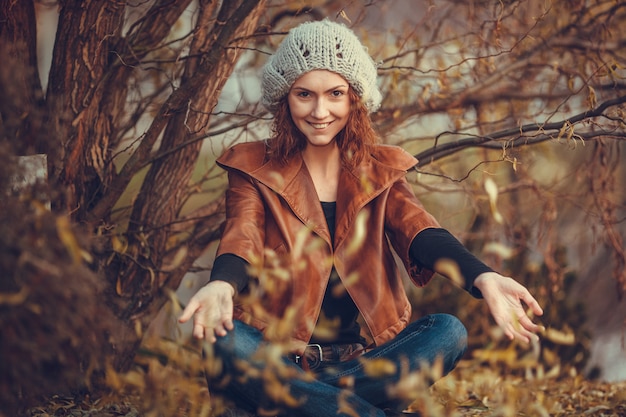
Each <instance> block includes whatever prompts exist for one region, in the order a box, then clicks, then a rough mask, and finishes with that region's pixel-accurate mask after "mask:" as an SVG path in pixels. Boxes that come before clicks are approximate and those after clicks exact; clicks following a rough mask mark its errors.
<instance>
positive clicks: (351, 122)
mask: <svg viewBox="0 0 626 417" xmlns="http://www.w3.org/2000/svg"><path fill="white" fill-rule="evenodd" d="M348 98H349V99H350V106H351V109H350V114H349V115H348V121H347V122H346V125H345V127H344V128H343V129H342V130H341V131H340V132H339V133H338V134H337V136H336V137H335V140H336V141H337V146H339V152H340V154H341V161H342V163H344V164H345V165H347V166H349V167H355V166H357V165H358V164H359V163H360V162H361V161H362V160H363V157H364V156H365V154H366V152H367V149H368V147H369V146H371V145H374V144H376V143H378V141H379V138H378V135H377V134H376V132H375V131H374V128H373V127H372V121H371V119H370V116H369V113H368V111H367V108H366V107H365V105H364V104H363V103H362V102H361V99H360V97H359V96H358V95H357V94H356V93H355V92H354V90H353V89H352V87H350V88H349V89H348ZM306 143H307V142H306V137H305V136H304V135H303V134H302V132H300V130H299V129H298V127H297V126H296V124H295V123H294V121H293V119H292V118H291V112H290V111H289V103H288V101H287V96H285V97H283V98H282V99H281V100H280V102H279V103H278V107H277V109H276V111H274V119H273V121H272V140H271V141H270V145H269V147H270V149H269V155H270V158H272V159H273V160H275V161H277V162H279V163H282V164H284V163H286V162H287V160H288V159H289V158H291V157H292V156H293V155H295V154H296V153H298V152H301V151H302V150H303V149H304V148H305V147H306Z"/></svg>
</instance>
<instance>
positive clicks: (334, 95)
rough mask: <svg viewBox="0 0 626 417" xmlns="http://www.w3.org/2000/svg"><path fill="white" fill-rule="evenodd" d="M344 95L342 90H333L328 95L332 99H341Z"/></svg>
mask: <svg viewBox="0 0 626 417" xmlns="http://www.w3.org/2000/svg"><path fill="white" fill-rule="evenodd" d="M344 94H345V93H344V92H343V91H342V90H333V92H331V93H330V95H331V96H333V97H341V96H343V95H344Z"/></svg>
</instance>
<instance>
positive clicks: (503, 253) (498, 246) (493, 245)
mask: <svg viewBox="0 0 626 417" xmlns="http://www.w3.org/2000/svg"><path fill="white" fill-rule="evenodd" d="M484 252H485V253H489V254H494V255H498V256H499V257H501V258H502V259H511V258H512V257H513V255H515V251H514V250H513V249H511V248H509V247H508V246H505V245H503V244H502V243H499V242H489V243H487V244H486V245H485V248H484Z"/></svg>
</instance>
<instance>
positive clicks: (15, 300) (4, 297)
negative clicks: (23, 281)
mask: <svg viewBox="0 0 626 417" xmlns="http://www.w3.org/2000/svg"><path fill="white" fill-rule="evenodd" d="M28 293H29V291H28V288H26V287H22V288H20V290H19V291H18V292H11V293H0V305H8V306H15V305H18V304H22V303H23V302H24V301H25V300H26V297H28Z"/></svg>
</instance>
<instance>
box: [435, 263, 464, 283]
mask: <svg viewBox="0 0 626 417" xmlns="http://www.w3.org/2000/svg"><path fill="white" fill-rule="evenodd" d="M435 271H437V272H438V273H440V274H441V275H443V276H445V277H446V278H448V279H449V280H451V281H452V282H454V283H455V284H456V285H458V286H459V287H463V286H464V285H465V278H464V277H463V275H461V269H459V264H458V263H456V262H455V261H453V260H451V259H445V258H444V259H439V260H438V261H437V262H435Z"/></svg>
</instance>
